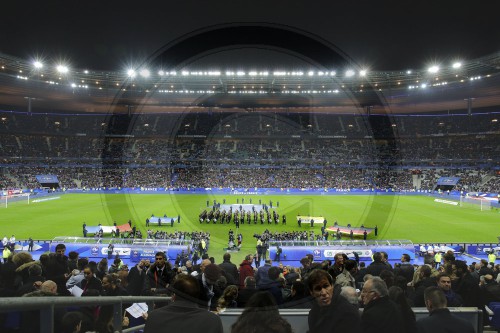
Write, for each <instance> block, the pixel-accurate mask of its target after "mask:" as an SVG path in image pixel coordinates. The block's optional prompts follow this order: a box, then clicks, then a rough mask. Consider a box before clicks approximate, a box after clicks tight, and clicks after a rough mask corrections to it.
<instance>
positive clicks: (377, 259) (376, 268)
mask: <svg viewBox="0 0 500 333" xmlns="http://www.w3.org/2000/svg"><path fill="white" fill-rule="evenodd" d="M385 270H390V271H392V267H391V266H390V265H386V264H385V263H384V262H383V261H382V253H380V252H375V253H374V254H373V262H372V263H371V264H370V265H369V266H368V267H367V268H366V269H365V270H364V274H363V276H364V275H366V274H371V275H373V276H379V275H380V273H382V271H385Z"/></svg>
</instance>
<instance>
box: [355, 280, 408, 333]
mask: <svg viewBox="0 0 500 333" xmlns="http://www.w3.org/2000/svg"><path fill="white" fill-rule="evenodd" d="M388 295H389V292H388V290H387V285H386V284H385V282H384V281H383V280H382V279H381V278H380V277H378V276H374V277H372V278H371V279H368V280H367V281H366V282H365V284H364V285H363V290H362V291H361V301H362V302H363V305H364V310H363V314H362V316H361V327H362V328H363V332H364V333H380V332H384V333H392V332H394V333H401V332H405V328H404V323H403V317H402V315H401V311H400V309H399V306H398V305H397V304H396V303H394V302H393V301H391V300H390V299H389V296H388Z"/></svg>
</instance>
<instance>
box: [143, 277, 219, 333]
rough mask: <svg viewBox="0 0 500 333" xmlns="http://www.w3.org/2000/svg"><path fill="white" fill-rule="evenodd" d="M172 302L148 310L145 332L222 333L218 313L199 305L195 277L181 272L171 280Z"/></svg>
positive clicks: (197, 286) (198, 288) (198, 287)
mask: <svg viewBox="0 0 500 333" xmlns="http://www.w3.org/2000/svg"><path fill="white" fill-rule="evenodd" d="M171 289H172V291H173V292H174V294H173V296H172V303H170V304H169V305H167V306H164V307H161V308H159V309H156V310H153V311H151V312H150V313H149V316H148V320H147V321H146V326H145V327H144V333H152V332H203V333H223V328H222V321H221V319H220V317H219V316H217V315H216V314H213V313H212V312H210V311H207V310H206V309H204V308H200V307H198V303H197V297H198V295H199V293H200V286H199V284H198V281H197V280H196V278H194V277H192V276H190V275H184V274H180V275H178V276H177V277H176V279H175V281H174V282H173V284H172V288H171Z"/></svg>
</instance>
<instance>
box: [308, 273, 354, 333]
mask: <svg viewBox="0 0 500 333" xmlns="http://www.w3.org/2000/svg"><path fill="white" fill-rule="evenodd" d="M307 285H308V289H309V292H310V293H311V295H312V297H314V298H315V300H316V301H315V302H314V303H313V305H312V308H311V310H310V311H309V317H308V324H309V332H310V333H324V332H342V333H350V332H356V333H357V332H361V327H360V318H359V312H358V310H357V309H356V308H355V307H354V306H352V305H351V304H350V303H349V302H348V301H347V300H346V299H345V298H344V297H342V296H340V291H341V288H340V286H339V287H337V288H335V287H334V284H333V278H332V276H331V275H330V274H328V273H327V272H326V271H324V270H321V269H315V270H313V271H312V272H311V274H310V276H309V278H308V280H307Z"/></svg>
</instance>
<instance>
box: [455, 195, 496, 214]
mask: <svg viewBox="0 0 500 333" xmlns="http://www.w3.org/2000/svg"><path fill="white" fill-rule="evenodd" d="M459 206H460V207H462V208H470V209H478V210H480V211H489V210H491V201H490V200H488V199H485V198H482V197H469V196H465V197H464V196H460V203H459Z"/></svg>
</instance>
